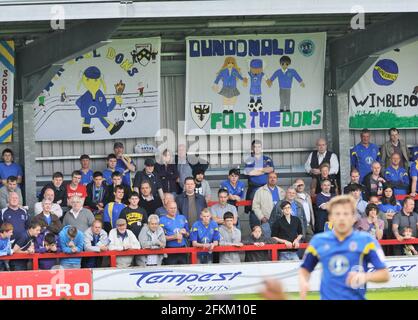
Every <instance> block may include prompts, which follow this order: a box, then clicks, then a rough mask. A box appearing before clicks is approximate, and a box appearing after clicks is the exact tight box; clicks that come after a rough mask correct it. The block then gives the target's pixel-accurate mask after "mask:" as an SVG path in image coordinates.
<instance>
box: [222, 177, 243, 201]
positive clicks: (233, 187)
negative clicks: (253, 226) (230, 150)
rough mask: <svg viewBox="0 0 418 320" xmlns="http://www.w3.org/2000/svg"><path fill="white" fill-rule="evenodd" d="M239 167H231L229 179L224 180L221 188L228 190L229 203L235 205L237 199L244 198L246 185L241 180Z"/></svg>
mask: <svg viewBox="0 0 418 320" xmlns="http://www.w3.org/2000/svg"><path fill="white" fill-rule="evenodd" d="M239 176H240V171H239V169H231V170H229V173H228V179H227V180H225V181H222V183H221V186H220V189H226V190H228V203H229V204H232V205H235V203H236V202H237V201H241V200H244V193H245V185H244V182H242V181H240V180H239Z"/></svg>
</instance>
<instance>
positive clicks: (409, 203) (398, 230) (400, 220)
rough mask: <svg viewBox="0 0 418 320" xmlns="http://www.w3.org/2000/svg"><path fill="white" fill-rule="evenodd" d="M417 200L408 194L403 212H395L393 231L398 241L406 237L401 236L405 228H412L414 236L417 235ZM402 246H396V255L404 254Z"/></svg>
mask: <svg viewBox="0 0 418 320" xmlns="http://www.w3.org/2000/svg"><path fill="white" fill-rule="evenodd" d="M414 206H415V202H414V199H413V198H411V197H410V196H407V197H406V198H405V200H404V202H403V207H402V210H401V212H399V213H397V214H395V216H394V217H393V225H392V231H393V234H394V236H395V238H396V239H397V240H398V241H403V240H404V237H403V236H401V234H402V233H404V229H405V228H411V229H412V230H411V231H412V236H413V237H414V238H416V237H417V230H418V213H416V212H414ZM402 249H403V248H402V246H395V247H394V248H393V250H394V253H395V255H396V256H401V255H403V254H404V252H403V250H402Z"/></svg>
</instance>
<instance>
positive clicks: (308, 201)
mask: <svg viewBox="0 0 418 320" xmlns="http://www.w3.org/2000/svg"><path fill="white" fill-rule="evenodd" d="M294 187H295V189H296V201H298V202H299V203H300V204H301V205H302V208H303V212H304V213H305V218H306V224H307V226H306V235H305V241H306V242H309V241H311V239H312V237H313V235H314V232H315V211H314V209H313V205H312V198H311V196H310V195H309V194H308V193H307V192H305V182H304V181H303V180H302V179H300V178H299V179H296V181H295V184H294Z"/></svg>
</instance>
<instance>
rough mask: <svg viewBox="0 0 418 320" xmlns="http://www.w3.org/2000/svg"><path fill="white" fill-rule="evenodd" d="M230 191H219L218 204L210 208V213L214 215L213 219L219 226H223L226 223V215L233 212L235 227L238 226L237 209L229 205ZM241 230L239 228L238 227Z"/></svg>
mask: <svg viewBox="0 0 418 320" xmlns="http://www.w3.org/2000/svg"><path fill="white" fill-rule="evenodd" d="M228 196H229V194H228V190H226V189H219V191H218V203H216V204H214V205H213V206H212V207H210V212H211V214H212V219H213V221H215V222H216V223H217V224H218V225H223V224H224V223H225V219H224V214H225V213H226V212H232V214H233V216H234V217H233V219H234V225H235V226H237V225H238V212H237V208H236V207H235V206H233V205H231V204H229V203H228ZM237 228H239V227H237Z"/></svg>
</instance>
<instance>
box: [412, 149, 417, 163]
mask: <svg viewBox="0 0 418 320" xmlns="http://www.w3.org/2000/svg"><path fill="white" fill-rule="evenodd" d="M411 156H412V161H417V160H418V146H415V147H413V148H412V150H411Z"/></svg>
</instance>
